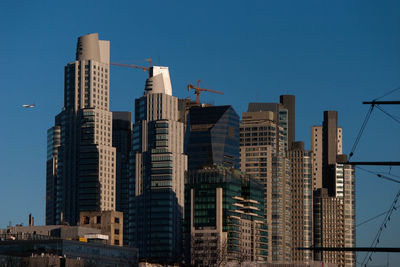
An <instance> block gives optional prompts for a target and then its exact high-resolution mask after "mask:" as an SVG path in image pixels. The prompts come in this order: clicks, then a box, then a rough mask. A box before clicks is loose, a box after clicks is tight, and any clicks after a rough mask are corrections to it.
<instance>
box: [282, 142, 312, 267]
mask: <svg viewBox="0 0 400 267" xmlns="http://www.w3.org/2000/svg"><path fill="white" fill-rule="evenodd" d="M288 157H289V159H290V161H291V175H292V177H291V188H292V192H291V194H292V195H291V199H292V209H291V216H292V220H291V222H292V245H291V248H292V262H293V263H310V262H312V260H313V257H312V255H313V254H312V251H310V250H298V249H297V248H307V247H311V246H312V245H313V223H312V222H313V221H312V219H313V193H312V192H313V191H312V175H311V171H312V162H311V158H312V157H311V151H309V150H305V149H304V142H294V143H293V144H292V149H291V150H289V151H288Z"/></svg>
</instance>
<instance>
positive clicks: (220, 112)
mask: <svg viewBox="0 0 400 267" xmlns="http://www.w3.org/2000/svg"><path fill="white" fill-rule="evenodd" d="M185 152H186V153H187V155H188V160H189V164H188V165H189V172H188V176H187V179H186V182H185V227H184V229H185V241H186V244H185V248H187V250H186V251H185V252H186V255H187V259H191V262H192V263H195V264H200V265H202V266H210V265H219V264H221V263H222V262H226V261H228V260H238V261H244V260H247V261H249V260H250V261H256V260H265V259H266V257H267V253H268V244H267V238H268V237H267V229H266V224H265V220H264V190H263V187H260V184H259V183H258V182H257V181H256V180H254V179H252V178H251V177H250V176H249V175H247V174H245V173H243V172H240V171H239V170H238V168H239V116H238V115H237V113H236V112H235V110H234V109H233V108H232V107H231V106H204V105H202V106H197V105H196V106H192V107H190V109H189V112H188V116H187V127H186V140H185Z"/></svg>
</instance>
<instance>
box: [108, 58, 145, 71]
mask: <svg viewBox="0 0 400 267" xmlns="http://www.w3.org/2000/svg"><path fill="white" fill-rule="evenodd" d="M146 61H148V62H149V64H150V66H149V67H143V66H139V65H131V64H121V63H115V62H110V65H113V66H120V67H127V68H136V69H141V70H143V71H149V70H150V68H151V67H152V66H153V62H152V61H151V58H149V59H146Z"/></svg>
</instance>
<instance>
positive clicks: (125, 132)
mask: <svg viewBox="0 0 400 267" xmlns="http://www.w3.org/2000/svg"><path fill="white" fill-rule="evenodd" d="M112 115H113V131H112V137H113V146H114V147H115V149H116V171H115V173H116V210H117V211H120V212H123V213H124V214H125V216H124V229H128V224H129V220H128V219H129V217H128V212H129V153H130V151H131V148H132V142H131V141H132V118H131V113H130V112H116V111H113V113H112ZM124 244H125V245H128V232H127V231H124Z"/></svg>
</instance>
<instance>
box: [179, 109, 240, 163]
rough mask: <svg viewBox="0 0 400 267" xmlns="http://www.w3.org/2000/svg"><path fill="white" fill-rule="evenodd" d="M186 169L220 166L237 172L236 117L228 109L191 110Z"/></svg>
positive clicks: (237, 121) (188, 122)
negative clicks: (187, 167) (187, 166)
mask: <svg viewBox="0 0 400 267" xmlns="http://www.w3.org/2000/svg"><path fill="white" fill-rule="evenodd" d="M185 143H186V145H185V152H186V154H187V155H188V159H189V163H188V165H189V169H190V170H194V169H200V168H203V167H205V166H212V165H220V166H225V167H228V168H235V169H238V168H239V161H240V158H239V116H238V115H237V113H236V112H235V110H234V109H233V108H232V107H231V106H208V107H201V106H200V107H199V106H194V107H191V108H190V111H189V116H188V119H187V131H186V141H185Z"/></svg>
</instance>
